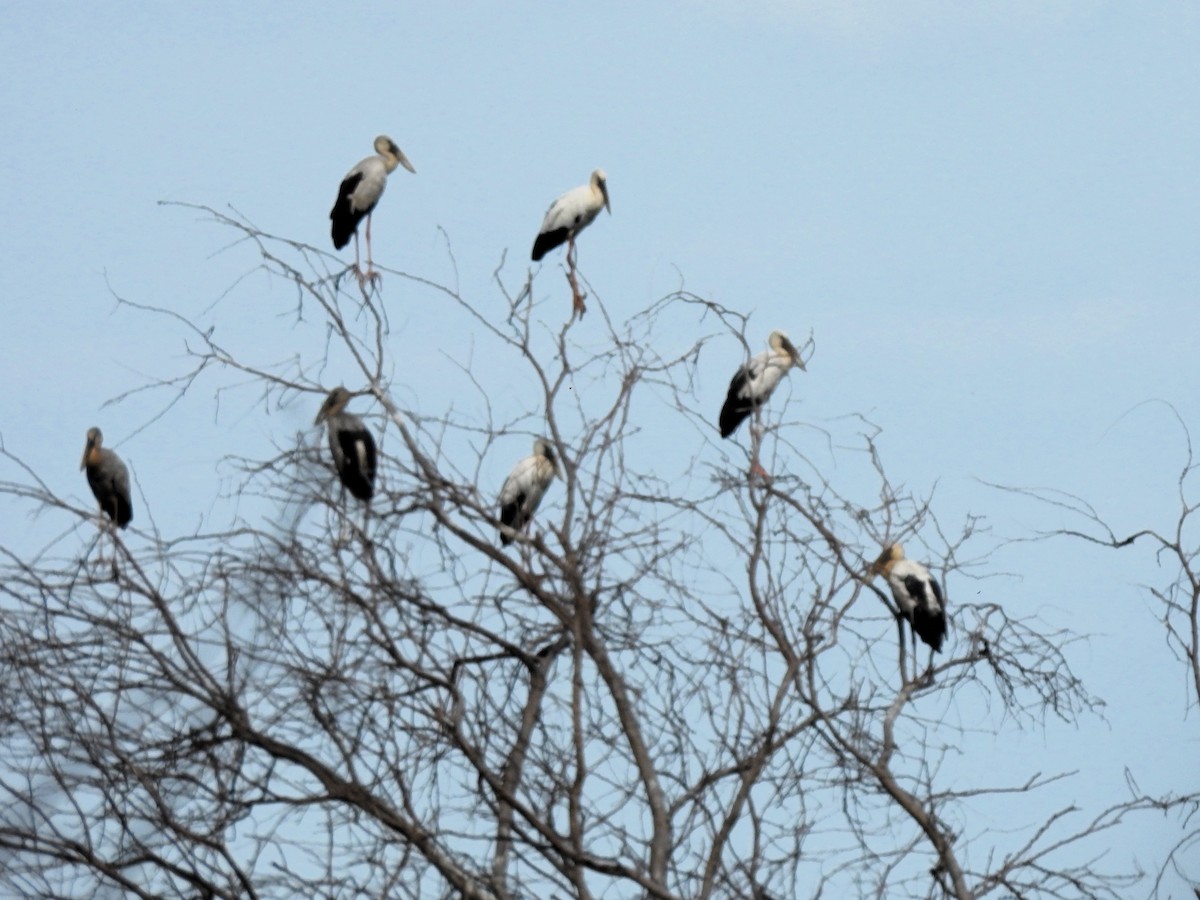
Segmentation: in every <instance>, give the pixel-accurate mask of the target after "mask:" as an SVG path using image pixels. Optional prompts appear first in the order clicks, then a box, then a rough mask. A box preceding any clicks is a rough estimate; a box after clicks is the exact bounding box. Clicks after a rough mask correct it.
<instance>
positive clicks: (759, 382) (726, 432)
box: [720, 331, 804, 477]
mask: <svg viewBox="0 0 1200 900" xmlns="http://www.w3.org/2000/svg"><path fill="white" fill-rule="evenodd" d="M767 346H768V347H769V349H767V350H764V351H763V352H762V353H759V354H758V355H756V356H754V357H752V358H751V360H750V361H749V362H748V363H746V364H745V365H743V366H742V367H741V368H740V369H738V370H737V372H736V374H734V376H733V380H732V381H730V382H729V393H728V394H727V395H726V397H725V405H724V406H722V407H721V417H720V426H721V437H723V438H727V437H729V436H730V435H731V434H733V433H734V432H735V431H737V428H738V426H739V425H741V424H742V422H743V421H744V420H745V419H746V417H747V416H749V415H750V414H751V413H755V414H757V413H758V411H759V410H760V409H762V407H763V404H765V403H766V402H767V400H768V398H770V396H771V393H772V392H773V391H774V390H775V387H776V385H778V384H779V382H780V381H782V380H783V376H784V375H786V374H787V373H788V370H789V369H791V368H792V366H799V367H800V369H801V370H803V369H804V360H802V359H801V358H800V353H799V351H798V350H796V348H795V347H794V346H792V342H791V341H789V340H788V336H787V335H786V334H784V333H783V332H782V331H772V332H771V335H770V337H768V338H767ZM752 427H753V426H752ZM753 432H754V433H753V436H752V437H753V443H754V448H753V453H752V456H753V459H754V462H753V465H752V466H751V472H752V474H756V475H762V476H763V477H766V476H767V473H766V472H765V471H764V470H763V468H762V466H761V465H759V462H758V441H759V438H760V437H761V432H762V429H761V428H757V427H753Z"/></svg>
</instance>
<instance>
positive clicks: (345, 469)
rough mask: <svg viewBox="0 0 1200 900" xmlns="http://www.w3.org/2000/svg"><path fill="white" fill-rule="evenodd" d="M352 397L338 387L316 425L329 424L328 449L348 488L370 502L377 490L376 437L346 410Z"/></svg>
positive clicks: (331, 394) (326, 401)
mask: <svg viewBox="0 0 1200 900" xmlns="http://www.w3.org/2000/svg"><path fill="white" fill-rule="evenodd" d="M352 396H353V394H351V393H350V392H349V391H348V390H346V389H345V388H344V387H335V388H334V389H333V390H332V391H330V392H329V396H328V397H326V398H325V402H324V403H323V404H322V405H321V409H320V411H319V412H318V413H317V418H316V420H315V421H314V422H313V424H314V425H320V424H321V423H322V422H324V423H325V424H326V427H327V428H328V430H329V452H330V454H331V455H332V456H333V464H334V467H335V468H336V469H337V473H338V478H340V479H341V480H342V484H344V485H345V486H346V490H348V491H349V492H350V493H351V494H353V495H354V496H355V497H357V498H358V499H359V500H362V501H363V502H368V501H370V499H371V496H372V495H373V494H374V493H375V464H376V456H375V439H374V438H373V437H371V432H369V431H367V427H366V426H365V425H364V424H363V421H362V419H360V418H359V417H358V416H356V415H354V413H350V412H346V404H347V403H349V402H350V398H351V397H352Z"/></svg>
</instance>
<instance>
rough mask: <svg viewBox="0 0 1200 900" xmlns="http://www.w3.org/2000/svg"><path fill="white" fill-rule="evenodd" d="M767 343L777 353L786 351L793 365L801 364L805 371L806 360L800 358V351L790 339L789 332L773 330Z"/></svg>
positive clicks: (802, 369)
mask: <svg viewBox="0 0 1200 900" xmlns="http://www.w3.org/2000/svg"><path fill="white" fill-rule="evenodd" d="M767 345H768V346H769V347H770V348H771V349H772V350H774V351H775V352H776V353H786V354H787V356H788V358H789V359H791V361H792V365H793V366H799V367H800V370H801V371H804V360H802V359H801V358H800V351H799V350H797V349H796V346H795V345H794V344H793V343H792V342H791V341H790V340H788V336H787V332H784V331H772V332H771V336H770V337H768V338H767Z"/></svg>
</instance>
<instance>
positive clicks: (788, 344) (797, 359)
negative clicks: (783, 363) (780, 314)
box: [783, 338, 808, 372]
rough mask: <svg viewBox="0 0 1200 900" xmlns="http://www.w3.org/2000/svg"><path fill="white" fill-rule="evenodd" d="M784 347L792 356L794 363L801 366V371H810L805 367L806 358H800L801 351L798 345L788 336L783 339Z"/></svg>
mask: <svg viewBox="0 0 1200 900" xmlns="http://www.w3.org/2000/svg"><path fill="white" fill-rule="evenodd" d="M783 349H784V350H786V351H787V354H788V356H790V357H791V358H792V363H793V364H794V365H797V366H799V367H800V371H801V372H807V371H808V370H807V369H806V368H805V367H804V360H803V359H801V358H800V351H799V350H797V349H796V346H795V345H794V344H793V343H792V342H791V341H789V340H788V339H787V338H784V339H783Z"/></svg>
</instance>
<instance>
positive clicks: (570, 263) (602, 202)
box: [532, 169, 612, 318]
mask: <svg viewBox="0 0 1200 900" xmlns="http://www.w3.org/2000/svg"><path fill="white" fill-rule="evenodd" d="M602 208H603V209H607V210H608V213H609V215H612V207H611V206H609V203H608V178H607V176H606V175H605V174H604V170H603V169H597V170H596V171H594V172H593V173H592V177H591V179H590V180H589V181H588V183H587V184H582V185H580V186H579V187H577V188H572V189H571V190H569V191H567V192H566V193H565V194H563V195H562V196H561V197H559V198H558V199H557V200H555V201H554V202H553V203H551V204H550V208H549V209H548V210H546V216H545V218H543V219H542V227H541V228H540V229H538V235H537V239H536V240H534V242H533V253H532V259H533V261H534V262H537V261H538V260H540V259H541V258H542V257H543V256H545V255H546V254H547V253H549V252H550V251H551V250H553V249H554V248H555V247H557V246H559V245H560V244H562V243H563V242H566V245H567V282H568V283H569V284H570V285H571V300H572V303H573V310H574V314H577V315H579V317H580V318H582V317H583V314H584V313H585V312H587V308H586V307H585V306H584V305H583V298H584V296H585V295H584V293H583V292H582V291H581V290H580V289H579V282H578V281H576V280H575V237H576V235H578V234H579V232H581V231H583V229H585V228H587V226H588V225H590V224H592V221H593V220H594V219H595V218H596V216H597V215H599V214H600V210H601V209H602Z"/></svg>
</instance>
